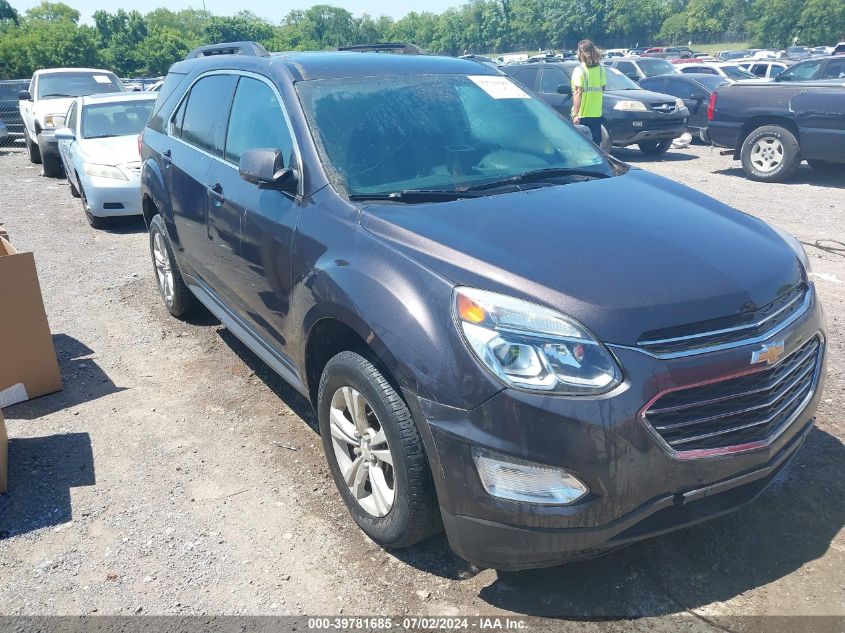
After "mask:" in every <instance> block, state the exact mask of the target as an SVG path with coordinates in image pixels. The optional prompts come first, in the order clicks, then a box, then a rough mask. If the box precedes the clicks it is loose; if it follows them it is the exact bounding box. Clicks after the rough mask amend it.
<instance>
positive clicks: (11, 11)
mask: <svg viewBox="0 0 845 633" xmlns="http://www.w3.org/2000/svg"><path fill="white" fill-rule="evenodd" d="M5 22H11V23H13V24H15V25H17V24H20V16H19V15H18V12H17V11H15V8H14V7H13V6H12V5H11V4H9V3H8V1H7V0H0V24H3V23H5Z"/></svg>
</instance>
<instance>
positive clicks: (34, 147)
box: [23, 130, 41, 165]
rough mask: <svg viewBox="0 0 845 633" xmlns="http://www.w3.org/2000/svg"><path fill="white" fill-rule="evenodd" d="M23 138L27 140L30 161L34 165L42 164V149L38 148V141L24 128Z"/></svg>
mask: <svg viewBox="0 0 845 633" xmlns="http://www.w3.org/2000/svg"><path fill="white" fill-rule="evenodd" d="M23 138H24V141H25V142H26V153H27V155H28V156H29V162H30V163H32V164H33V165H40V164H41V150H40V149H38V143H36V142H35V141H33V140H32V139H31V138H29V132H27V131H26V130H24V132H23Z"/></svg>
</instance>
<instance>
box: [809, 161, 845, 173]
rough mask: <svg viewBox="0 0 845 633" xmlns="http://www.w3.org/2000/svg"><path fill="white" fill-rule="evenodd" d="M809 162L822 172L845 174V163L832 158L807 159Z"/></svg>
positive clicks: (814, 168) (815, 169) (814, 169)
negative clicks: (835, 161) (836, 161)
mask: <svg viewBox="0 0 845 633" xmlns="http://www.w3.org/2000/svg"><path fill="white" fill-rule="evenodd" d="M807 164H808V165H810V167H812V168H813V171H817V172H819V173H820V174H839V175H840V176H841V175H843V174H845V163H834V162H833V161H832V160H817V159H815V158H809V159H807Z"/></svg>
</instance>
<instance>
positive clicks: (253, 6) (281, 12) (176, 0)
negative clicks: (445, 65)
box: [10, 0, 461, 24]
mask: <svg viewBox="0 0 845 633" xmlns="http://www.w3.org/2000/svg"><path fill="white" fill-rule="evenodd" d="M62 1H63V2H64V3H65V4H68V5H70V6H72V7H73V8H74V9H76V10H77V11H79V12H80V13H81V14H82V21H83V22H85V23H86V24H91V23H92V20H91V15H92V14H93V13H94V11H97V10H98V9H105V10H106V11H111V12H114V11H117V10H118V9H125V10H126V11H131V10H132V9H135V10H137V11H140V12H141V13H147V12H149V11H151V10H153V9H156V8H158V7H160V6H161V7H167V8H168V9H170V10H172V11H178V10H179V9H187V8H194V9H202V8H203V0H111V1H109V0H62ZM40 2H41V0H11V2H10V4H11V5H12V6H13V7H14V8H15V9H17V10H18V11H20V12H21V13H23V12H24V11H26V10H27V9H30V8H32V7H33V6H36V5H38V4H40ZM315 4H331V5H334V6H338V7H342V8H344V9H346V10H347V11H350V12H351V13H353V14H355V15H361V14H362V13H369V14H370V15H371V16H373V17H378V16H380V15H389V16H390V17H392V18H401V17H402V16H403V15H405V14H406V13H410V12H411V11H432V12H434V13H440V12H442V11H443V10H445V9H447V8H449V7H451V6H457V5H458V4H461V2H460V0H428V1H427V2H426V3H425V4H424V6H421V5H420V4H419V2H418V1H416V2H415V1H414V0H334V1H333V0H290V1H289V2H285V3H279V2H274V1H273V0H252V2H249V3H243V4H241V3H232V2H231V0H205V8H206V9H208V10H209V11H211V12H212V13H216V14H219V15H231V14H233V13H237V12H238V11H241V10H243V9H247V10H249V11H252V12H253V13H256V14H257V15H259V16H261V17H263V18H265V19H266V20H269V21H270V22H273V23H278V22H280V21H281V20H282V18H283V17H284V16H285V15H287V13H288V12H289V11H290V10H291V9H307V8H308V7H310V6H312V5H315Z"/></svg>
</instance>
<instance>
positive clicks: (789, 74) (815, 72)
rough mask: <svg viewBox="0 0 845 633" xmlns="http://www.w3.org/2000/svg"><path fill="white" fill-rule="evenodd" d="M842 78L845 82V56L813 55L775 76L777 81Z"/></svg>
mask: <svg viewBox="0 0 845 633" xmlns="http://www.w3.org/2000/svg"><path fill="white" fill-rule="evenodd" d="M826 79H840V80H842V82H843V83H845V57H843V56H841V55H837V56H831V57H813V58H812V59H808V60H806V61H803V62H800V63H798V64H794V65H792V66H790V67H789V68H787V69H786V70H784V71H783V72H782V73H781V74H780V75H778V76H777V77H775V81H777V82H784V83H787V82H791V81H821V80H826Z"/></svg>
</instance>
